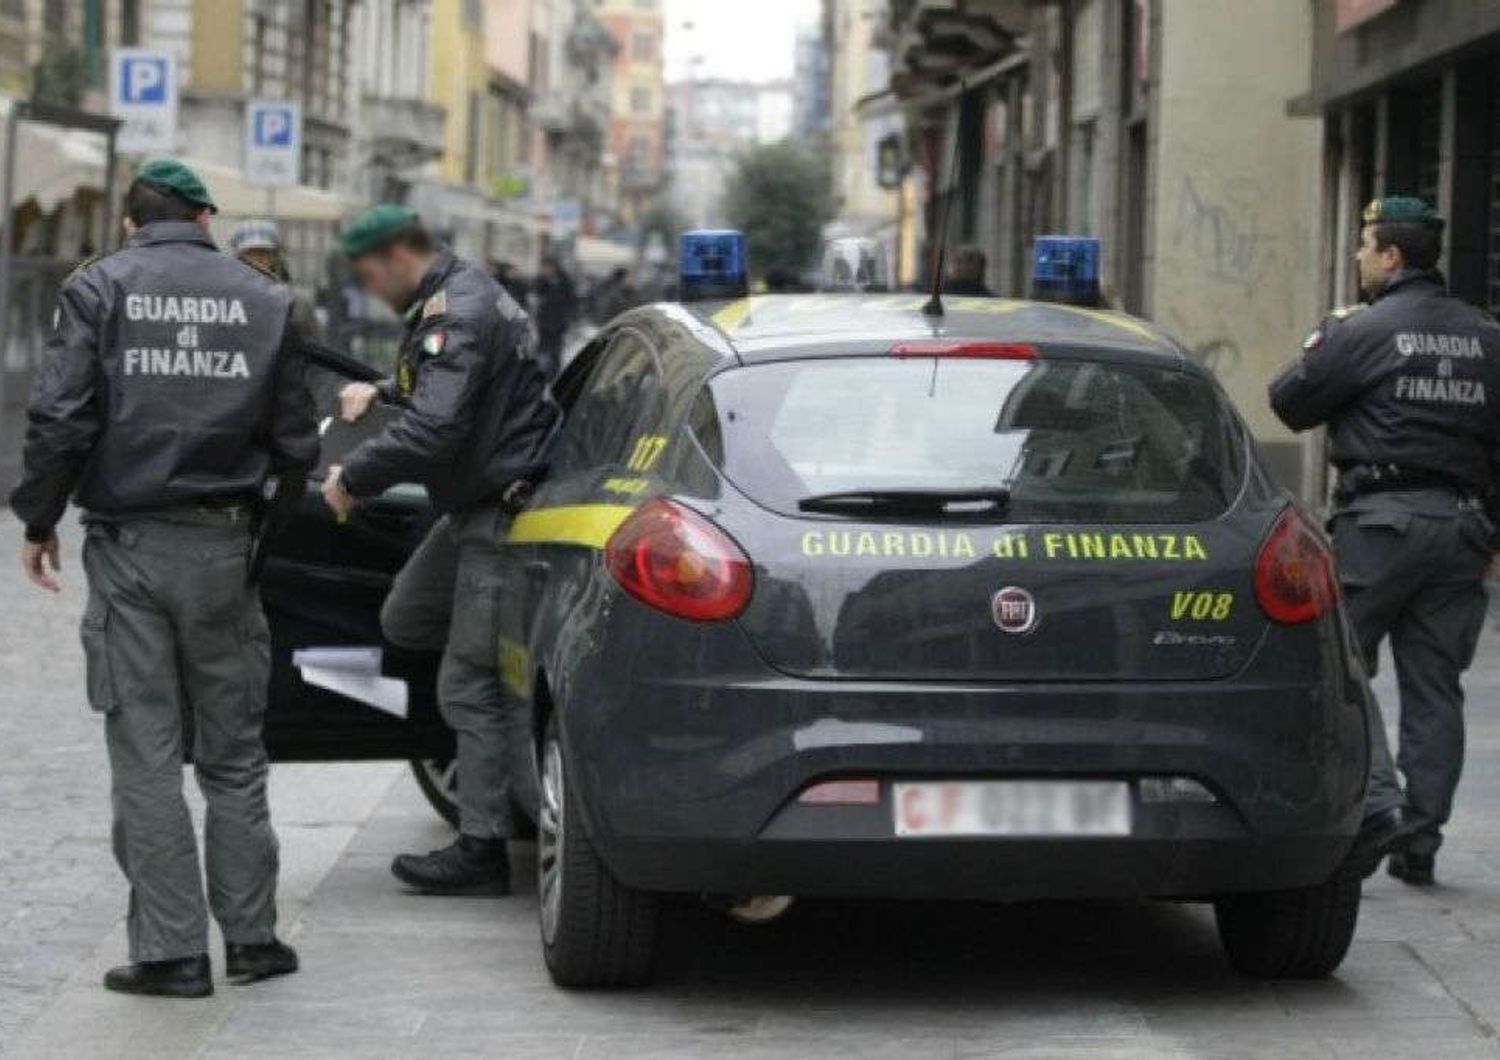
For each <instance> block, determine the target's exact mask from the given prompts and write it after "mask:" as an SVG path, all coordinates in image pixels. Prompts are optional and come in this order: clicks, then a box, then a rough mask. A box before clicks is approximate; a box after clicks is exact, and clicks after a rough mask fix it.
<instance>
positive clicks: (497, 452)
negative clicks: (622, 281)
mask: <svg viewBox="0 0 1500 1060" xmlns="http://www.w3.org/2000/svg"><path fill="white" fill-rule="evenodd" d="M535 343H536V340H535V338H534V336H533V334H532V330H531V325H530V323H529V322H528V321H527V319H526V314H525V313H524V312H523V311H522V310H521V308H520V307H519V306H517V305H516V303H515V302H514V301H513V300H512V299H511V297H510V295H508V294H506V293H505V292H504V290H502V289H501V287H500V285H499V284H497V283H496V282H495V281H494V280H493V279H492V278H491V277H490V276H489V275H488V274H487V273H486V272H485V271H484V270H483V269H481V268H479V267H478V266H476V265H473V264H470V263H469V262H467V261H463V260H461V259H459V258H456V257H454V256H453V255H452V254H450V253H447V252H446V251H445V252H443V253H441V254H439V255H438V259H437V261H436V262H434V264H433V266H432V268H431V269H430V270H429V271H428V273H427V275H426V277H424V278H423V280H422V284H421V286H420V287H419V288H418V289H417V293H416V296H415V298H414V300H413V302H412V305H411V307H410V309H409V310H408V311H407V330H406V336H405V338H404V339H403V341H402V343H401V352H400V354H399V356H398V359H397V365H396V375H395V377H394V378H393V379H390V380H387V381H386V382H385V383H383V384H382V385H381V393H382V395H383V396H384V397H385V398H386V400H388V401H392V402H395V403H396V404H399V405H401V406H403V407H404V413H403V414H402V415H401V416H400V417H399V418H398V419H396V420H395V421H394V422H392V423H391V424H390V425H389V426H388V427H386V428H385V429H384V430H383V431H381V432H380V433H379V434H377V435H376V436H375V437H373V438H371V439H369V440H368V441H366V442H363V443H362V444H360V445H359V446H358V447H357V448H356V449H355V450H354V451H353V452H352V453H350V454H349V456H348V458H347V459H346V460H345V461H344V464H343V468H344V471H343V475H344V486H345V488H347V489H348V490H349V492H350V493H352V494H354V495H355V496H356V497H371V496H374V495H376V494H379V493H381V492H382V491H384V490H385V489H386V488H388V487H390V486H394V485H395V484H396V483H398V482H418V483H421V484H422V485H424V486H426V487H427V492H428V496H429V497H430V498H431V500H432V503H433V506H434V507H435V508H436V509H437V510H438V511H441V512H451V511H457V510H461V509H464V508H470V507H473V506H474V505H476V504H479V503H481V502H484V501H487V500H493V499H496V498H498V497H499V496H500V494H501V493H503V492H504V490H505V488H506V487H507V486H508V485H510V484H511V483H512V482H514V481H516V480H517V479H522V478H535V477H536V476H537V475H539V474H540V473H541V472H542V471H543V470H544V468H545V464H546V452H547V447H548V444H549V443H550V441H551V437H552V433H553V429H554V428H555V427H556V425H557V422H558V418H559V415H558V411H557V406H556V405H555V404H553V402H552V398H551V396H550V394H549V393H548V391H547V385H546V380H545V379H544V378H543V376H542V372H541V369H540V368H539V367H538V365H537V362H536V360H535V359H534V357H533V356H532V353H533V350H534V347H535Z"/></svg>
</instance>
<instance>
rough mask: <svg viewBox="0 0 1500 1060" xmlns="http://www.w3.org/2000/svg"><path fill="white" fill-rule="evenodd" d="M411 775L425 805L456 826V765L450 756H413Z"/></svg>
mask: <svg viewBox="0 0 1500 1060" xmlns="http://www.w3.org/2000/svg"><path fill="white" fill-rule="evenodd" d="M411 775H412V776H413V777H415V778H416V780H417V787H419V788H421V789H422V795H423V796H424V797H425V798H426V799H427V805H429V806H431V807H432V808H433V809H434V810H436V811H437V815H438V816H439V817H441V818H442V819H443V820H445V821H447V822H448V823H449V824H451V825H452V826H453V827H454V828H457V827H458V767H457V765H456V764H455V763H454V760H453V759H452V758H413V759H412V760H411Z"/></svg>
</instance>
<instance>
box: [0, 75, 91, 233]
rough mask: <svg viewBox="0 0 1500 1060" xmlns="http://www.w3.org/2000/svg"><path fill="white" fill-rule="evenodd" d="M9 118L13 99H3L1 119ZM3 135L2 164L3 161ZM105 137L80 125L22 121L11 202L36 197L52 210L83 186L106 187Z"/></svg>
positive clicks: (1, 145) (45, 208) (39, 203)
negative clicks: (74, 126) (13, 192)
mask: <svg viewBox="0 0 1500 1060" xmlns="http://www.w3.org/2000/svg"><path fill="white" fill-rule="evenodd" d="M9 118H10V100H0V121H8V120H9ZM4 154H5V148H4V140H3V139H0V164H3V162H4ZM107 154H108V152H107V150H106V147H105V139H104V137H103V136H100V135H99V134H97V133H91V132H85V131H83V130H81V129H65V128H62V127H61V126H57V125H48V124H44V123H42V122H37V121H23V122H21V124H20V128H18V129H17V130H16V183H15V194H14V200H13V203H12V206H13V207H15V206H20V205H22V204H24V203H25V202H27V201H28V200H35V202H36V204H37V206H38V207H39V208H40V209H41V211H42V213H44V214H50V213H52V212H53V211H54V210H56V209H57V207H58V206H59V205H60V204H62V203H64V202H66V201H67V200H68V199H71V198H72V197H73V195H74V194H75V193H76V192H77V191H78V190H79V189H80V188H89V189H91V190H94V191H101V192H102V191H103V190H104V170H105V163H106V155H107Z"/></svg>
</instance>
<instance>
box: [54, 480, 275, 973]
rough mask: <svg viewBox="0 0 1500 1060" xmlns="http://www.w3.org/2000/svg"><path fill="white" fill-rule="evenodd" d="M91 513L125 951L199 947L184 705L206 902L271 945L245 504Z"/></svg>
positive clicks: (230, 932) (256, 607) (264, 666)
mask: <svg viewBox="0 0 1500 1060" xmlns="http://www.w3.org/2000/svg"><path fill="white" fill-rule="evenodd" d="M86 522H87V536H86V538H85V541H84V546H83V566H84V572H85V575H86V576H87V578H88V587H89V595H88V604H87V606H86V607H85V609H84V615H83V624H82V639H83V648H84V656H85V662H86V667H87V674H88V697H89V702H90V704H91V705H92V706H93V708H94V709H95V710H97V711H99V712H100V713H102V714H103V715H104V731H105V742H106V744H107V745H108V748H109V761H110V769H111V794H112V802H113V804H114V851H115V859H116V861H118V862H119V865H120V869H121V871H123V872H124V873H125V877H126V879H127V880H129V882H130V906H129V911H128V914H127V917H126V926H127V929H128V934H129V939H130V959H131V960H132V961H162V960H173V959H176V958H181V957H190V956H193V955H195V954H199V953H206V952H207V951H208V922H207V914H206V912H205V909H204V901H203V877H202V875H201V874H200V872H199V865H198V845H197V841H196V839H195V837H194V835H193V823H192V819H191V818H190V817H189V815H188V807H187V803H186V802H185V801H184V799H183V795H182V763H183V748H182V740H183V715H184V714H185V713H189V712H190V713H191V715H192V718H193V723H194V725H193V733H194V737H193V768H194V771H195V772H196V774H197V778H198V786H199V788H200V789H201V790H202V792H203V797H204V799H205V800H206V802H207V806H208V808H207V815H206V819H205V827H204V831H205V835H204V851H205V855H206V862H207V868H208V904H209V906H210V907H211V908H212V910H213V915H214V918H215V919H216V920H217V921H218V922H219V926H220V927H221V928H222V929H223V932H224V937H225V939H226V940H227V941H229V942H233V943H263V942H269V941H271V940H272V939H273V938H274V937H275V930H276V873H277V867H278V857H277V844H276V834H275V833H274V832H273V831H272V829H271V815H270V811H269V809H268V807H267V805H266V772H267V759H266V751H265V747H264V745H263V744H262V742H261V725H262V722H263V720H264V718H265V711H266V686H267V682H268V680H269V678H270V666H271V652H270V637H269V635H268V633H267V630H266V620H265V616H264V614H263V613H262V612H261V607H260V599H259V596H258V595H257V594H256V592H255V590H254V589H252V588H248V587H247V586H246V584H245V572H246V564H247V562H248V557H249V549H250V534H249V529H248V527H247V525H246V517H245V515H244V513H243V511H241V512H240V513H239V514H237V515H230V514H229V513H225V512H207V511H197V510H192V509H184V510H183V511H181V512H170V513H161V514H159V515H152V516H139V517H131V518H128V519H112V520H109V521H105V520H101V519H99V518H97V517H86Z"/></svg>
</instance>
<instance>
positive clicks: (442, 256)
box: [406, 247, 458, 321]
mask: <svg viewBox="0 0 1500 1060" xmlns="http://www.w3.org/2000/svg"><path fill="white" fill-rule="evenodd" d="M457 264H458V259H457V258H455V257H454V256H453V251H451V250H449V249H448V248H447V247H442V248H439V250H438V252H437V256H436V257H435V258H433V259H432V264H431V265H430V266H429V267H428V269H427V274H426V275H425V276H423V277H422V282H421V283H419V284H417V289H416V291H415V292H413V293H412V296H411V302H410V303H408V304H407V306H406V318H407V320H408V321H411V320H414V319H415V315H416V314H417V313H418V312H420V311H421V309H422V306H423V304H424V303H425V302H426V301H427V299H429V298H431V297H432V296H433V295H435V294H437V293H438V290H439V289H440V288H441V287H442V286H443V284H444V283H446V282H447V281H448V275H449V273H451V272H452V271H453V267H454V266H455V265H457Z"/></svg>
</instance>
